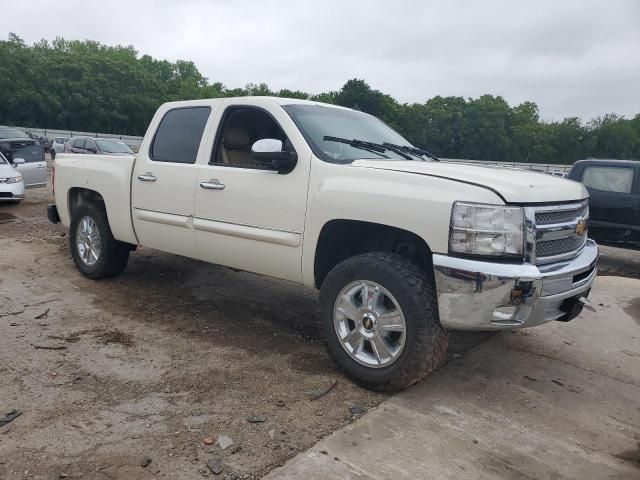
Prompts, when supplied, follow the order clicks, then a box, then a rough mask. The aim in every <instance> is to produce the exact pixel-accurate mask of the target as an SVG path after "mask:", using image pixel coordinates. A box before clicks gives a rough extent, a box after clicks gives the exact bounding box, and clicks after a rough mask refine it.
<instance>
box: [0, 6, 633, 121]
mask: <svg viewBox="0 0 640 480" xmlns="http://www.w3.org/2000/svg"><path fill="white" fill-rule="evenodd" d="M2 1H3V4H4V5H3V8H2V26H1V27H0V35H1V36H2V37H4V38H6V37H7V35H8V33H9V32H10V31H12V32H15V33H17V34H18V35H19V36H20V37H22V38H23V39H24V40H25V41H27V42H28V43H32V42H34V41H37V40H39V39H41V38H45V39H48V40H52V39H54V38H55V37H56V36H63V37H65V38H67V39H92V40H98V41H101V42H104V43H107V44H122V45H133V46H134V47H135V48H136V49H137V50H138V51H139V52H140V53H141V54H149V55H152V56H154V57H156V58H164V59H168V60H171V61H174V60H176V59H185V60H193V61H194V62H195V64H196V65H197V66H198V68H199V70H200V71H201V72H202V73H203V75H205V76H206V77H208V78H209V79H210V80H211V81H220V82H222V83H224V84H225V85H227V86H228V87H238V86H244V85H245V84H247V83H249V82H254V83H259V82H266V83H268V84H269V86H270V87H271V88H272V89H275V90H278V89H280V88H290V89H299V90H304V91H308V92H311V93H319V92H323V91H329V90H337V89H339V88H340V87H341V86H342V85H343V84H344V82H345V81H346V80H347V79H349V78H354V77H357V78H364V79H366V80H367V81H368V82H369V84H370V85H371V86H372V87H373V88H376V89H379V90H381V91H383V92H385V93H389V94H390V95H392V96H394V97H395V98H396V99H398V100H399V101H401V102H424V101H425V100H427V99H428V98H430V97H432V96H435V95H459V96H464V97H477V96H479V95H482V94H484V93H491V94H494V95H502V96H503V97H505V98H506V99H507V100H508V101H509V102H510V103H511V104H517V103H519V102H522V101H525V100H532V101H535V102H536V103H537V104H538V106H539V107H540V111H541V114H542V116H543V118H545V119H546V120H554V119H561V118H563V117H565V116H579V117H581V118H583V119H588V118H591V117H593V116H596V115H603V114H605V113H608V112H616V113H619V114H625V115H629V116H632V115H635V114H637V113H640V0H602V1H594V0H551V1H548V0H535V1H529V2H522V1H513V0H507V1H493V0H482V1H474V0H469V1H462V0H460V1H450V2H446V1H442V0H440V1H420V0H388V1H373V0H370V1H365V0H362V1H355V0H354V1H349V0H338V1H334V0H313V1H306V0H281V1H270V0H256V1H253V0H243V1H241V2H236V1H232V0H209V1H207V0H172V1H165V0H157V1H151V0H127V1H120V0H101V1H99V2H97V1H93V0H91V1H87V0H57V1H51V0H50V1H45V0H41V1H35V0H33V1H30V0H20V1H15V2H11V1H9V0H2Z"/></svg>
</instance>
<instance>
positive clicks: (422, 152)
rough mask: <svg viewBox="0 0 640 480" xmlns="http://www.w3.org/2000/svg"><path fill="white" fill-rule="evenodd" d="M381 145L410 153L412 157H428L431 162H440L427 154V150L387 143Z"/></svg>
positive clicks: (431, 154) (429, 153) (432, 155)
mask: <svg viewBox="0 0 640 480" xmlns="http://www.w3.org/2000/svg"><path fill="white" fill-rule="evenodd" d="M382 145H384V146H389V147H393V148H398V149H400V150H402V151H404V152H408V153H411V154H412V155H418V156H425V157H429V158H430V159H431V160H435V161H436V162H439V161H440V159H439V158H438V157H436V156H435V155H434V154H433V153H431V152H429V151H428V150H424V149H422V148H416V147H410V146H409V145H396V144H394V143H388V142H384V143H383V144H382Z"/></svg>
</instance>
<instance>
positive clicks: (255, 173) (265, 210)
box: [194, 98, 311, 282]
mask: <svg viewBox="0 0 640 480" xmlns="http://www.w3.org/2000/svg"><path fill="white" fill-rule="evenodd" d="M237 105H255V106H257V107H260V108H263V109H265V110H267V111H268V112H269V113H270V114H271V115H272V116H273V117H274V119H275V120H276V121H277V122H278V124H279V125H280V126H281V128H282V129H283V130H284V132H285V133H286V135H287V137H288V138H289V140H290V141H291V143H292V144H293V146H294V148H295V150H296V152H297V154H298V163H297V164H296V167H295V168H294V169H293V171H292V172H290V173H288V174H286V175H279V174H278V173H277V172H275V171H272V170H261V169H253V168H235V167H228V166H224V165H209V164H208V159H209V158H210V156H211V155H210V152H212V151H213V147H214V145H213V144H214V140H215V138H214V135H213V133H212V134H211V135H210V136H208V137H207V139H206V141H205V145H204V147H203V148H204V150H205V151H207V152H209V154H208V157H207V158H204V159H203V161H202V162H201V166H200V169H199V171H198V180H197V186H196V189H195V218H196V220H195V221H194V224H195V227H196V232H195V236H196V242H197V245H198V252H199V255H200V257H199V258H201V259H202V260H204V261H208V262H212V263H217V264H221V265H228V266H232V267H235V268H242V269H244V270H248V271H251V272H256V273H261V274H264V275H270V276H274V277H278V278H284V279H286V280H292V281H296V282H301V281H302V273H301V260H302V247H301V239H302V232H303V229H304V222H305V213H306V200H307V188H308V182H309V169H310V162H311V150H310V148H309V146H308V145H307V143H306V141H305V140H304V138H303V137H302V135H301V134H300V132H299V131H298V129H297V128H296V127H295V125H294V124H293V122H292V120H291V118H290V117H289V115H288V114H287V113H286V112H285V111H284V110H283V109H282V108H281V107H280V106H279V105H278V104H277V103H276V102H273V101H271V100H269V99H264V98H257V99H254V98H243V99H230V100H223V101H221V103H220V106H219V112H218V113H219V115H218V119H216V122H219V118H221V117H222V115H223V111H224V109H225V108H227V107H230V106H237ZM212 132H213V129H212ZM214 179H215V180H216V181H217V182H219V183H221V184H223V185H224V190H209V189H204V188H201V187H200V186H199V185H200V183H201V182H209V181H211V180H214ZM238 238H243V239H244V241H242V242H241V243H238ZM238 245H244V246H245V247H246V250H245V251H244V252H237V253H235V252H236V249H237V248H238ZM292 247H295V248H292ZM232 258H233V260H232ZM238 262H239V263H238Z"/></svg>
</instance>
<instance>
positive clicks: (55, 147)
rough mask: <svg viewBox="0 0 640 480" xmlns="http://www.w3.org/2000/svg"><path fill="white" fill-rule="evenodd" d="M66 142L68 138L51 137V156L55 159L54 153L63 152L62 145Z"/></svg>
mask: <svg viewBox="0 0 640 480" xmlns="http://www.w3.org/2000/svg"><path fill="white" fill-rule="evenodd" d="M68 141H69V138H67V137H53V138H52V139H51V156H52V157H53V158H55V154H56V153H62V152H64V144H65V143H67V142H68ZM54 152H55V153H54Z"/></svg>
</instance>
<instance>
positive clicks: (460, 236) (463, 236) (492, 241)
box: [449, 202, 524, 257]
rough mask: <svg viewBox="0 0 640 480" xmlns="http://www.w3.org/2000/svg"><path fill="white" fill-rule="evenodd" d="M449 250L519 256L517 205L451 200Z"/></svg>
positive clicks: (521, 231)
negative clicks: (453, 201)
mask: <svg viewBox="0 0 640 480" xmlns="http://www.w3.org/2000/svg"><path fill="white" fill-rule="evenodd" d="M449 252H451V253H457V254H465V255H480V256H483V255H484V256H500V257H522V256H523V255H524V213H523V210H522V208H520V207H504V206H500V205H481V204H475V203H464V202H455V203H454V204H453V210H452V212H451V231H450V234H449Z"/></svg>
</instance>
